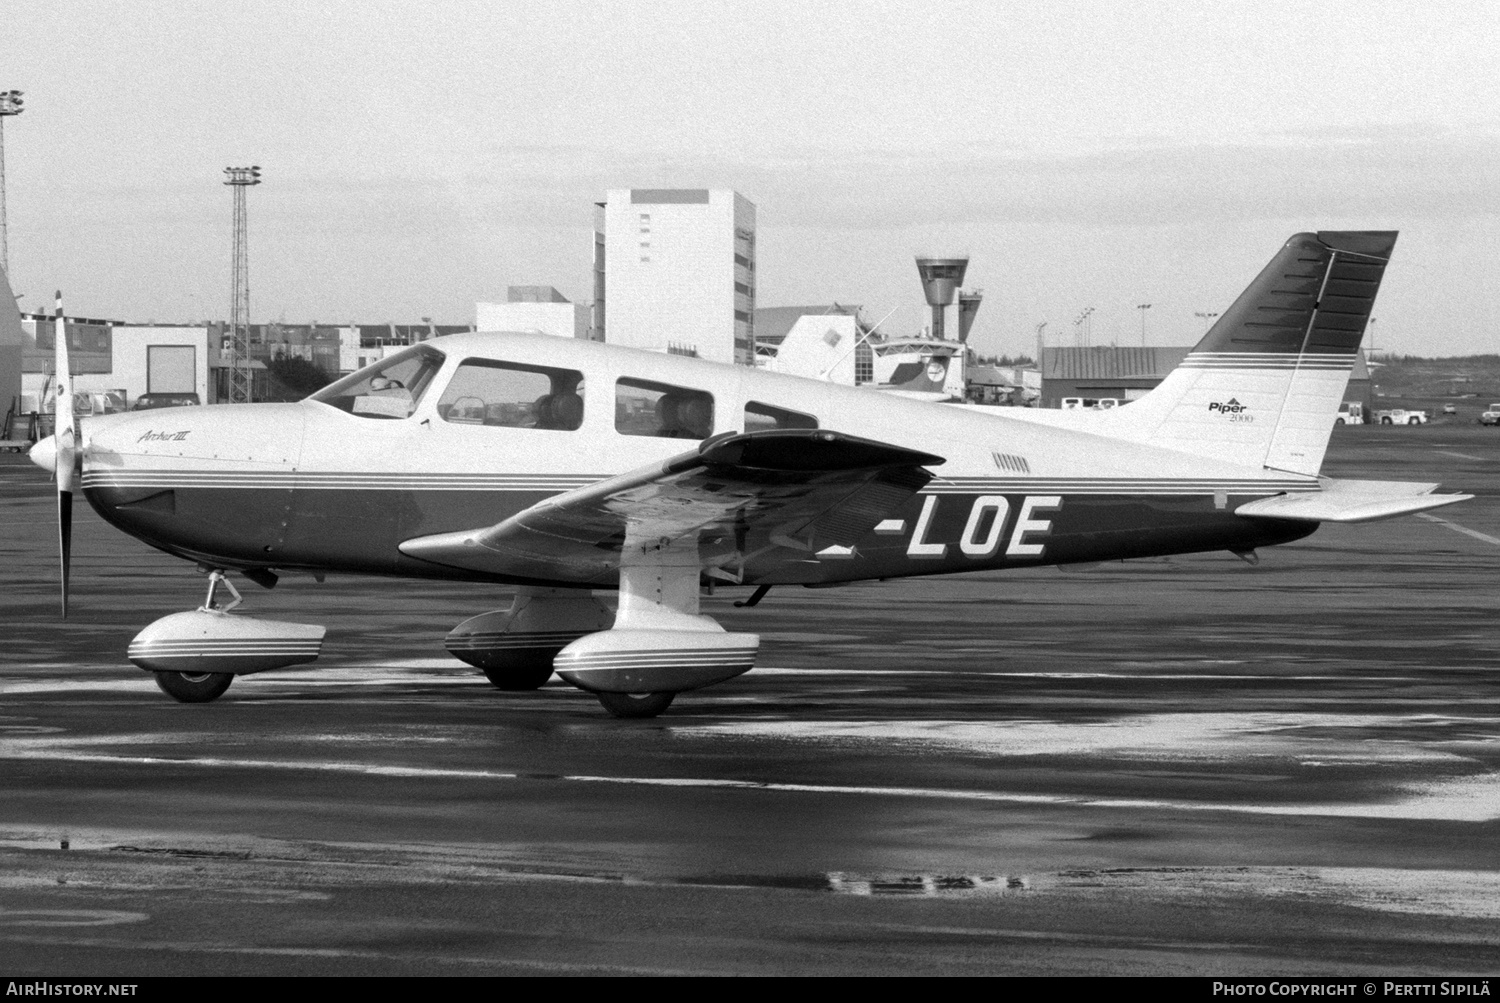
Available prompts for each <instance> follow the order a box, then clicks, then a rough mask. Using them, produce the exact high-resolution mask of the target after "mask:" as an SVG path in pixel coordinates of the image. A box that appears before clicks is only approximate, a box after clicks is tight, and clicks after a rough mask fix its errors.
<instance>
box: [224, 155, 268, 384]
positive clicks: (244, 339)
mask: <svg viewBox="0 0 1500 1003" xmlns="http://www.w3.org/2000/svg"><path fill="white" fill-rule="evenodd" d="M224 173H225V174H227V175H228V176H229V178H228V180H227V181H225V182H224V183H225V184H226V185H229V186H230V187H231V188H233V189H234V264H233V270H234V277H233V280H232V285H233V291H232V293H231V298H230V307H229V403H231V404H248V403H250V401H251V399H252V395H251V387H252V383H251V376H250V237H249V232H248V228H247V225H246V218H245V189H246V188H248V187H250V186H251V185H258V184H260V168H259V167H226V168H224Z"/></svg>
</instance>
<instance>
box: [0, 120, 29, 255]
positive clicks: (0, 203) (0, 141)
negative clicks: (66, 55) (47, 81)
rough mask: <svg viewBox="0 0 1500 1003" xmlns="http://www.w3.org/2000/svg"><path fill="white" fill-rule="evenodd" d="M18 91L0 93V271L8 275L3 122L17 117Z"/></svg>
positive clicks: (8, 246)
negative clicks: (13, 116)
mask: <svg viewBox="0 0 1500 1003" xmlns="http://www.w3.org/2000/svg"><path fill="white" fill-rule="evenodd" d="M21 104H22V102H21V92H20V91H0V271H3V272H5V274H6V275H9V274H10V233H9V231H8V230H7V227H6V222H5V120H6V119H7V118H10V117H11V116H12V115H19V114H21V112H23V111H25V110H26V109H24V108H22V107H21Z"/></svg>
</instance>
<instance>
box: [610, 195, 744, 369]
mask: <svg viewBox="0 0 1500 1003" xmlns="http://www.w3.org/2000/svg"><path fill="white" fill-rule="evenodd" d="M594 231H595V232H594V301H595V302H594V319H593V326H594V329H595V334H594V336H595V337H598V334H599V332H600V331H602V333H603V335H604V340H605V341H607V342H609V343H610V344H612V345H627V346H629V347H632V348H644V349H649V350H651V351H656V352H677V353H682V354H695V355H697V356H698V357H699V358H702V359H709V360H711V361H713V362H728V363H736V364H739V365H745V366H753V365H754V364H755V327H754V324H755V320H754V317H755V205H754V203H752V202H751V201H750V200H749V199H747V198H745V197H744V196H743V195H741V194H740V193H739V192H735V191H730V190H729V189H707V188H623V189H612V190H611V191H610V192H609V194H608V198H607V201H605V202H603V203H600V204H599V208H598V211H597V212H596V213H595V216H594Z"/></svg>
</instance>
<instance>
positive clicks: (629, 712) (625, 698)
mask: <svg viewBox="0 0 1500 1003" xmlns="http://www.w3.org/2000/svg"><path fill="white" fill-rule="evenodd" d="M676 695H677V694H676V693H595V694H594V696H596V697H598V698H599V702H600V703H601V704H603V705H604V709H605V710H607V711H609V712H610V713H611V714H613V715H614V716H615V717H655V716H656V715H658V714H660V713H661V712H662V711H664V710H666V709H667V708H668V707H670V706H671V705H672V698H673V697H675V696H676Z"/></svg>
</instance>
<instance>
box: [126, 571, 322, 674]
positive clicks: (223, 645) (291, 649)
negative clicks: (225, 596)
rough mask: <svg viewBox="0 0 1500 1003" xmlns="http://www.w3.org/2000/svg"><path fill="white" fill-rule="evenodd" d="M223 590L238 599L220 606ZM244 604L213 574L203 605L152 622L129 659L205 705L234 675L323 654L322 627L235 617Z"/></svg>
mask: <svg viewBox="0 0 1500 1003" xmlns="http://www.w3.org/2000/svg"><path fill="white" fill-rule="evenodd" d="M221 586H222V587H223V588H225V589H226V590H228V592H229V593H230V594H231V595H232V596H233V597H234V598H233V600H232V601H231V602H228V603H226V604H224V605H223V606H220V605H218V603H217V602H216V596H217V593H218V590H219V588H220V587H221ZM240 602H241V599H240V594H239V592H238V591H236V590H235V588H234V586H233V585H232V584H230V582H229V580H228V579H226V578H225V577H224V575H223V573H222V572H218V571H215V572H213V573H212V574H211V575H210V576H209V582H208V596H207V598H206V599H205V600H204V603H203V605H202V606H200V607H199V608H198V609H195V610H190V611H188V612H186V613H172V614H170V615H168V616H164V617H162V618H161V619H159V620H156V621H154V622H152V623H151V624H149V625H148V626H147V627H146V629H144V630H142V631H141V632H140V633H139V634H137V635H136V636H135V638H134V640H132V641H131V642H130V647H129V649H127V652H126V657H127V658H129V659H130V661H131V662H132V663H134V664H135V665H136V666H137V667H139V668H141V669H144V670H146V671H147V672H151V673H155V675H156V684H157V685H158V686H159V687H161V689H162V691H163V692H165V693H167V694H168V695H169V696H171V697H173V698H174V699H177V700H180V701H182V702H184V703H206V702H208V701H210V700H214V699H216V698H217V697H219V696H220V695H221V694H222V693H223V692H224V691H225V690H227V689H228V688H229V684H230V682H231V681H233V679H234V677H235V676H246V675H250V674H251V673H254V672H267V671H269V670H271V669H284V668H287V667H289V666H292V665H301V664H304V663H307V662H312V661H315V660H316V659H317V658H318V656H319V655H320V654H321V653H322V650H323V637H324V635H325V633H326V629H325V628H324V627H321V626H318V625H316V624H309V623H290V622H287V621H285V620H262V619H258V618H256V617H249V616H235V615H232V614H231V613H230V611H231V610H232V609H234V608H235V607H236V606H238V605H240Z"/></svg>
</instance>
